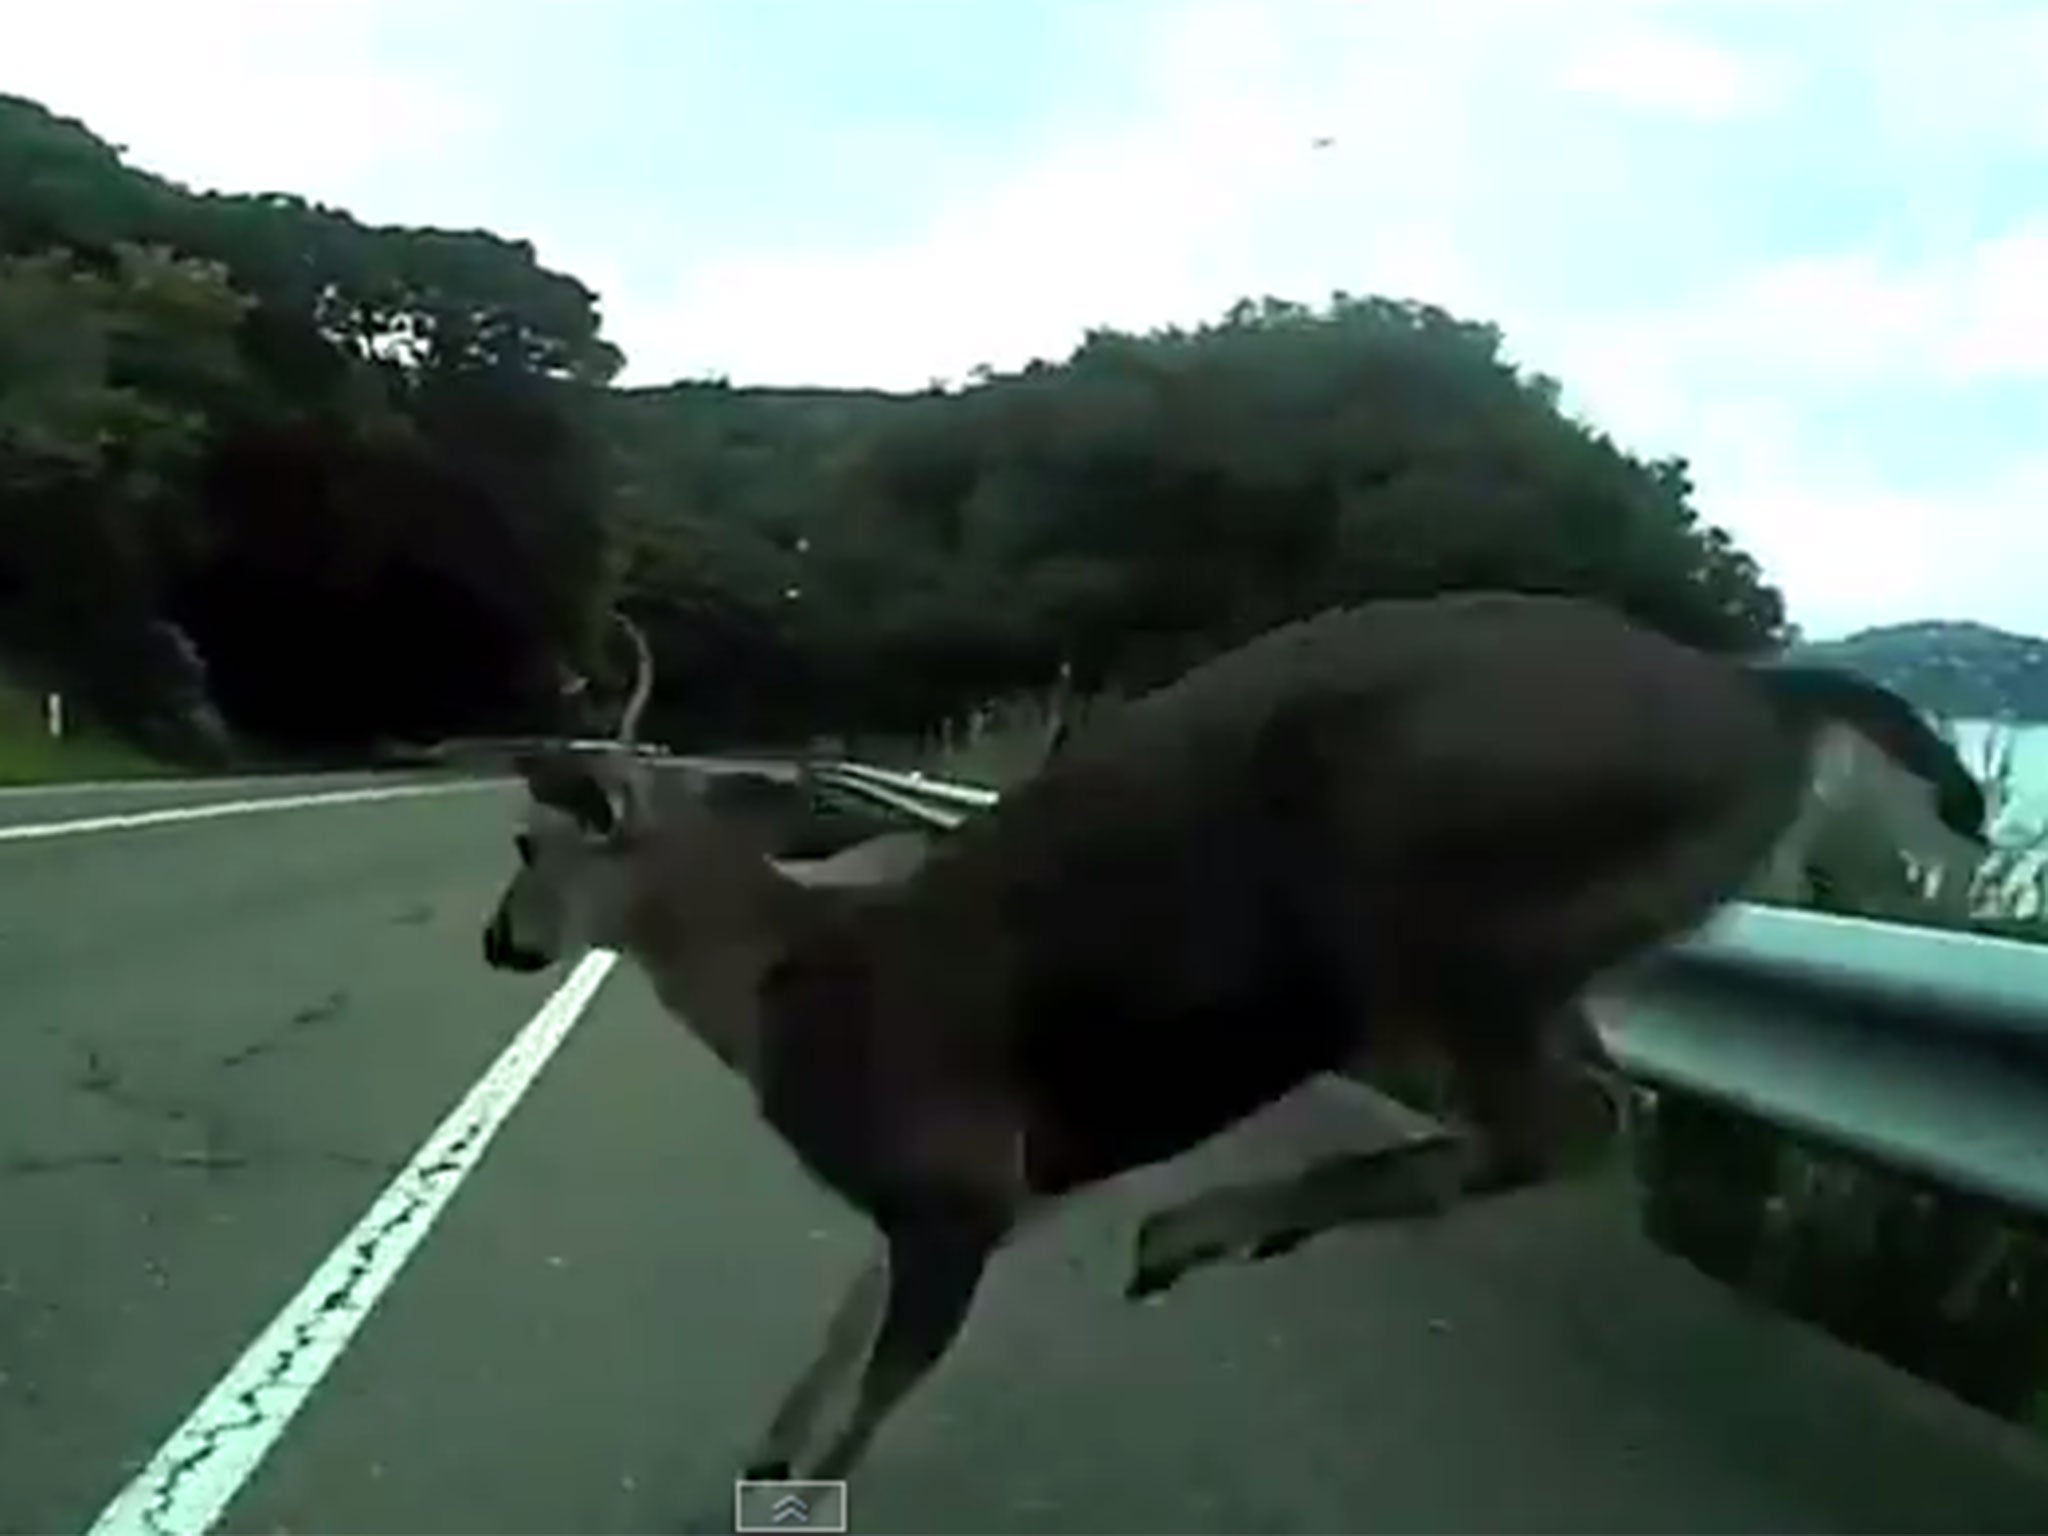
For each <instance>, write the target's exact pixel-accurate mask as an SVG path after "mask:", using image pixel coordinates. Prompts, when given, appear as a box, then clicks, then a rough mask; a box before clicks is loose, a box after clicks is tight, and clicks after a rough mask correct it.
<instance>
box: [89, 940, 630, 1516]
mask: <svg viewBox="0 0 2048 1536" xmlns="http://www.w3.org/2000/svg"><path fill="white" fill-rule="evenodd" d="M618 958H619V957H618V955H617V954H616V953H615V952H613V951H611V950H605V949H594V950H592V951H591V952H590V953H589V954H587V955H585V956H584V957H583V959H582V960H581V961H580V962H579V963H578V964H577V966H576V968H575V969H574V970H572V971H571V972H570V973H569V975H568V978H567V979H566V980H565V981H564V982H563V983H562V985H561V986H560V987H559V988H557V989H556V991H555V994H554V996H552V997H550V998H549V999H548V1000H547V1002H545V1003H544V1004H542V1005H541V1008H540V1011H539V1012H538V1013H536V1014H535V1015H534V1016H533V1018H532V1019H530V1020H529V1021H528V1022H527V1024H526V1026H525V1028H523V1029H521V1030H520V1031H519V1033H518V1035H517V1036H515V1037H514V1038H513V1041H512V1043H511V1044H510V1045H508V1046H506V1047H505V1049H504V1051H503V1052H501V1053H500V1054H499V1056H498V1059H497V1060H496V1061H494V1062H492V1063H491V1066H490V1070H489V1071H487V1072H485V1073H484V1075H483V1076H482V1077H480V1078H478V1079H477V1082H476V1085H475V1086H474V1087H473V1088H471V1089H470V1090H469V1092H468V1093H467V1094H466V1095H464V1097H463V1100H462V1102H461V1103H460V1104H458V1105H456V1106H455V1108H454V1110H453V1111H452V1112H451V1113H450V1114H449V1116H448V1118H447V1119H445V1120H443V1121H442V1122H441V1124H440V1125H439V1126H437V1127H436V1128H435V1130H434V1133H433V1134H432V1135H431V1136H429V1137H428V1138H427V1139H426V1140H425V1141H424V1142H422V1143H421V1144H420V1149H419V1150H418V1151H417V1152H415V1153H414V1154H413V1156H412V1161H411V1162H410V1163H408V1164H406V1166H405V1168H404V1170H403V1171H402V1172H401V1173H400V1174H399V1175H398V1177H397V1178H395V1179H393V1180H392V1181H391V1183H390V1184H389V1185H388V1186H386V1188H385V1190H384V1192H383V1193H382V1194H381V1195H379V1196H378V1197H377V1198H376V1200H375V1201H374V1202H372V1204H371V1206H370V1208H369V1210H368V1211H366V1212H364V1214H363V1219H362V1220H361V1221H359V1222H357V1223H356V1225H355V1228H354V1230H352V1231H351V1232H350V1233H349V1234H348V1236H346V1237H344V1238H343V1239H342V1240H341V1243H340V1245H339V1246H337V1247H336V1248H335V1250H334V1252H332V1253H330V1254H329V1255H328V1256H327V1257H326V1259H324V1260H323V1261H322V1262H321V1264H320V1267H319V1268H318V1269H315V1270H314V1271H313V1274H312V1277H311V1278H310V1279H308V1280H307V1281H306V1283H305V1285H304V1286H303V1287H302V1288H301V1289H300V1291H299V1293H298V1295H296V1296H294V1297H293V1298H292V1299H291V1300H290V1301H289V1302H287V1303H286V1304H285V1307H284V1310H283V1311H281V1312H279V1313H278V1314H277V1316H276V1317H274V1318H272V1319H271V1321H270V1325H269V1326H268V1327H267V1328H265V1329H264V1330H263V1331H262V1332H261V1333H259V1334H258V1335H257V1336H256V1339H255V1342H254V1343H252V1344H250V1346H249V1347H248V1348H247V1349H246V1350H244V1351H243V1352H242V1357H241V1359H239V1360H237V1361H236V1362H235V1363H234V1365H233V1367H232V1368H230V1370H229V1371H228V1373H227V1375H225V1376H223V1377H222V1378H221V1379H220V1382H219V1383H218V1384H217V1385H216V1386H215V1387H214V1388H213V1390H212V1391H210V1392H208V1393H207V1394H206V1396H205V1397H203V1398H201V1399H200V1401H199V1406H198V1407H197V1408H195V1409H193V1410H192V1413H191V1414H190V1416H189V1417H187V1418H186V1420H185V1422H184V1423H183V1424H180V1425H179V1426H178V1428H177V1429H176V1430H174V1431H173V1432H172V1434H171V1437H170V1438H169V1439H168V1440H166V1441H165V1442H164V1443H163V1446H162V1448H161V1449H159V1450H158V1451H157V1453H156V1455H155V1456H153V1457H152V1458H151V1459H150V1462H149V1465H148V1466H146V1467H144V1468H143V1469H142V1471H141V1472H140V1473H138V1474H137V1475H136V1478H135V1480H134V1481H133V1482H131V1483H130V1484H129V1485H128V1486H127V1487H126V1488H123V1489H122V1490H121V1491H120V1492H119V1493H118V1494H116V1495H115V1496H114V1498H113V1500H112V1502H110V1503H109V1504H108V1505H107V1507H106V1508H105V1509H104V1510H102V1511H101V1512H100V1516H99V1518H98V1519H97V1520H95V1521H93V1523H92V1529H91V1531H90V1532H89V1533H88V1536H202V1533H204V1532H206V1531H208V1530H210V1529H211V1528H212V1527H213V1525H214V1523H215V1522H216V1521H218V1520H219V1519H220V1517H221V1514H222V1512H223V1511H225V1510H226V1508H227V1507H228V1503H229V1501H230V1500H232V1499H233V1498H234V1497H235V1495H236V1494H237V1493H238V1492H240V1491H241V1489H242V1487H243V1486H244V1485H245V1484H246V1483H247V1482H248V1481H249V1479H250V1478H251V1477H252V1476H253V1475H254V1474H255V1472H256V1469H257V1468H258V1467H259V1466H261V1465H262V1463H263V1458H264V1457H265V1456H267V1455H269V1454H270V1451H271V1449H272V1447H274V1446H275V1445H276V1444H277V1442H278V1439H279V1437H280V1436H282V1435H283V1434H284V1431H285V1426H287V1425H288V1424H290V1423H291V1421H292V1418H293V1416H294V1415H295V1414H296V1413H297V1412H298V1411H299V1409H300V1408H302V1407H304V1406H305V1403H306V1399H307V1398H309V1397H310V1396H312V1394H313V1389H314V1388H315V1387H317V1386H318V1385H319V1384H320V1379H321V1378H322V1377H323V1376H325V1375H326V1374H327V1371H328V1368H329V1367H330V1366H332V1365H333V1364H334V1362H335V1361H336V1360H338V1359H340V1358H341V1352H342V1351H343V1350H344V1349H346V1348H347V1347H348V1344H349V1341H350V1340H351V1339H352V1338H353V1337H354V1336H355V1332H356V1330H357V1329H358V1328H359V1327H361V1326H362V1324H363V1320H364V1319H365V1318H367V1317H368V1316H369V1315H370V1311H371V1309H372V1308H373V1307H374V1306H375V1305H376V1304H377V1301H378V1298H380V1297H381V1296H382V1295H383V1294H384V1292H385V1290H386V1289H387V1288H388V1287H389V1286H390V1284H391V1282H392V1281H393V1280H394V1279H396V1278H397V1276H398V1272H399V1271H400V1270H401V1269H402V1268H404V1266H405V1262H406V1260H407V1259H409V1258H411V1257H412V1254H413V1250H414V1249H416V1248H417V1247H418V1246H419V1245H420V1241H421V1239H423V1238H424V1237H425V1236H426V1235H427V1233H428V1232H429V1231H430V1230H431V1229H432V1228H433V1225H434V1222H435V1221H436V1220H437V1219H439V1217H440V1215H441V1212H442V1211H443V1210H445V1209H446V1208H447V1205H448V1202H449V1199H450V1198H451V1197H452V1196H453V1195H454V1194H455V1191H456V1190H457V1189H459V1188H460V1187H461V1185H462V1181H463V1180H464V1179H465V1178H466V1177H468V1176H469V1174H471V1173H472V1172H474V1171H475V1170H476V1166H477V1164H478V1163H479V1162H480V1161H481V1160H482V1159H483V1155H484V1150H485V1148H487V1147H488V1146H489V1145H490V1143H491V1138H492V1137H493V1136H494V1135H496V1134H497V1131H498V1128H499V1127H500V1126H501V1125H503V1124H504V1123H505V1118H506V1117H507V1116H508V1115H510V1114H511V1113H512V1110H513V1109H514V1107H515V1106H517V1104H518V1103H519V1100H520V1098H521V1097H522V1096H523V1095H524V1094H525V1093H526V1090H527V1089H528V1088H530V1087H531V1086H532V1085H533V1081H534V1079H535V1078H536V1077H538V1076H539V1075H540V1070H541V1068H542V1067H544V1066H546V1065H547V1063H548V1058H549V1057H551V1056H552V1055H554V1053H555V1049H556V1047H558V1046H559V1045H561V1043H562V1041H563V1040H565V1039H566V1038H567V1037H568V1034H569V1030H570V1028H571V1027H572V1026H573V1025H574V1024H575V1023H576V1020H577V1019H578V1018H579V1017H580V1016H581V1015H582V1013H583V1010H584V1009H585V1008H586V1007H588V1006H589V1004H590V1000H591V998H593V997H594V996H596V994H597V989H598V986H599V984H600V983H602V982H603V981H604V979H605V977H606V976H607V975H608V974H610V972H611V969H612V967H613V966H614V965H616V964H617V963H618Z"/></svg>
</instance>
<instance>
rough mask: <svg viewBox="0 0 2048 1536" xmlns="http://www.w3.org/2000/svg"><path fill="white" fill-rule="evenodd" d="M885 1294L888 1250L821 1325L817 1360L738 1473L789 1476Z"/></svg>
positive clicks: (862, 1353)
mask: <svg viewBox="0 0 2048 1536" xmlns="http://www.w3.org/2000/svg"><path fill="white" fill-rule="evenodd" d="M888 1295H889V1260H888V1254H887V1252H886V1251H884V1252H882V1253H878V1254H876V1255H875V1256H874V1258H873V1259H871V1260H869V1261H868V1263H867V1264H866V1265H864V1266H863V1267H862V1269H861V1272H860V1273H859V1274H858V1275H856V1276H855V1277H854V1280H853V1284H852V1285H850V1286H849V1287H847V1290H846V1294H845V1295H844V1296H843V1297H841V1298H840V1301H839V1306H838V1308H837V1310H835V1311H834V1312H833V1314H832V1320H831V1321H830V1322H829V1323H828V1324H826V1327H825V1342H824V1345H823V1347H822V1348H821V1349H820V1350H819V1351H818V1355H817V1358H816V1359H814V1360H812V1361H811V1363H810V1365H809V1366H808V1367H806V1368H805V1370H804V1373H803V1375H801V1376H799V1377H798V1378H797V1380H796V1384H795V1385H794V1386H792V1387H791V1388H790V1389H789V1392H788V1394H787V1395H786V1396H785V1397H784V1398H783V1400H782V1404H781V1406H780V1407H778V1408H777V1409H776V1410H775V1417H774V1418H773V1419H772V1420H770V1421H769V1424H768V1430H767V1433H766V1434H764V1435H763V1436H762V1437H761V1442H760V1445H759V1447H758V1448H757V1449H756V1450H755V1452H754V1454H753V1455H751V1456H749V1457H748V1458H747V1464H746V1470H745V1471H744V1472H742V1473H741V1474H740V1475H741V1476H742V1477H744V1478H746V1479H748V1480H749V1481H753V1482H774V1481H778V1480H780V1479H783V1478H786V1477H788V1476H789V1468H790V1466H791V1464H792V1463H793V1462H795V1461H796V1459H797V1458H798V1457H799V1456H800V1455H801V1454H802V1453H803V1448H804V1446H806V1445H807V1444H809V1443H810V1440H811V1426H812V1424H814V1423H815V1422H816V1421H817V1417H818V1411H819V1409H820V1408H821V1407H822V1406H823V1405H824V1403H825V1401H826V1399H827V1398H828V1397H830V1396H831V1395H832V1394H833V1393H834V1391H835V1389H837V1388H839V1387H841V1386H843V1385H845V1384H846V1383H847V1382H849V1381H850V1380H851V1378H852V1375H853V1372H854V1371H855V1370H857V1369H858V1368H859V1366H860V1363H861V1361H862V1360H863V1359H865V1358H866V1357H867V1353H868V1348H869V1346H870V1344H871V1343H872V1342H873V1340H874V1337H875V1329H876V1328H877V1327H878V1326H879V1325H880V1323H881V1321H882V1309H883V1304H884V1303H885V1302H886V1301H887V1299H888Z"/></svg>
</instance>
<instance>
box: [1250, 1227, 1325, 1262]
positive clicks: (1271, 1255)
mask: <svg viewBox="0 0 2048 1536" xmlns="http://www.w3.org/2000/svg"><path fill="white" fill-rule="evenodd" d="M1314 1236H1315V1232H1314V1230H1313V1229H1312V1228H1309V1227H1296V1228H1295V1229H1294V1230H1293V1231H1291V1232H1275V1233H1273V1234H1272V1235H1271V1236H1269V1237H1262V1238H1260V1239H1259V1241H1258V1242H1257V1243H1256V1244H1254V1245H1253V1247H1252V1251H1251V1253H1250V1254H1249V1255H1247V1258H1246V1262H1247V1263H1251V1264H1257V1263H1259V1262H1261V1261H1262V1260H1265V1259H1277V1258H1279V1257H1280V1256H1281V1255H1282V1254H1284V1253H1292V1252H1294V1250H1295V1249H1297V1248H1299V1247H1300V1246H1301V1245H1302V1244H1303V1243H1305V1242H1307V1241H1308V1240H1309V1239H1310V1238H1311V1237H1314Z"/></svg>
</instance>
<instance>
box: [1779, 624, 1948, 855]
mask: <svg viewBox="0 0 2048 1536" xmlns="http://www.w3.org/2000/svg"><path fill="white" fill-rule="evenodd" d="M1749 670H1750V674H1751V676H1753V677H1754V678H1756V680H1757V681H1758V682H1759V683H1760V684H1761V685H1762V686H1763V689H1764V692H1765V693H1766V694H1767V695H1768V696H1769V698H1770V700H1771V702H1772V704H1774V705H1775V706H1776V707H1777V709H1778V712H1779V714H1780V715H1781V716H1783V717H1784V718H1786V719H1787V720H1788V722H1789V723H1791V724H1792V725H1793V726H1794V727H1795V728H1796V729H1799V730H1801V731H1802V732H1805V733H1808V734H1811V733H1812V732H1813V731H1815V730H1817V729H1819V728H1820V727H1821V726H1823V725H1827V724H1836V725H1842V726H1846V727H1848V728H1849V729H1851V730H1853V731H1855V732H1856V733H1857V734H1858V735H1859V736H1862V737H1863V738H1864V739H1865V740H1866V741H1868V742H1869V743H1870V744H1871V745H1872V746H1874V747H1876V748H1877V749H1878V750H1879V751H1880V752H1882V753H1883V754H1884V755H1885V757H1886V758H1888V759H1889V760H1890V761H1891V762H1892V763H1894V764H1896V765H1897V766H1898V767H1899V768H1900V769H1902V770H1903V771H1905V772H1907V773H1909V774H1912V775H1913V776H1914V777H1915V778H1917V779H1919V780H1921V781H1922V782H1923V783H1925V784H1926V785H1927V786H1928V787H1929V788H1930V790H1931V791H1932V792H1933V806H1934V811H1935V814H1936V815H1937V816H1938V817H1939V818H1940V820H1941V823H1942V825H1943V826H1945V827H1947V828H1948V829H1949V830H1950V831H1951V832H1953V833H1955V834H1956V835H1957V836H1958V837H1961V838H1964V839H1966V840H1967V841H1969V842H1970V843H1972V844H1975V845H1976V846H1977V847H1979V848H1983V847H1985V846H1987V843H1988V839H1987V837H1986V834H1985V827H1984V824H1985V819H1986V814H1987V812H1986V806H1985V801H1984V789H1983V786H1982V785H1980V784H1979V783H1978V782H1977V780H1976V779H1975V778H1974V777H1972V775H1971V773H1970V770H1969V769H1968V768H1966V767H1965V766H1964V765H1963V760H1962V759H1961V758H1960V757H1959V756H1957V754H1956V750H1955V748H1954V747H1953V746H1951V745H1950V744H1949V742H1948V741H1947V740H1945V739H1944V738H1943V737H1942V735H1941V734H1940V733H1939V732H1938V731H1936V730H1935V729H1934V727H1933V726H1931V725H1929V724H1928V722H1927V720H1926V719H1925V718H1924V717H1923V716H1922V715H1921V714H1920V712H1919V711H1918V710H1916V709H1915V708H1914V707H1913V706H1912V705H1911V704H1909V703H1907V702H1906V700H1904V699H1903V698H1901V697H1900V696H1899V695H1898V694H1896V693H1894V692H1892V690H1891V689H1889V688H1886V687H1885V686H1883V685H1882V684H1881V683H1875V682H1872V681H1871V680H1870V679H1868V678H1865V677H1861V676H1858V675H1857V674H1856V673H1854V672H1850V671H1847V670H1844V669H1841V668H1836V667H1817V666H1808V665H1797V664H1793V663H1786V662H1762V663H1753V664H1752V665H1751V666H1750V669H1749Z"/></svg>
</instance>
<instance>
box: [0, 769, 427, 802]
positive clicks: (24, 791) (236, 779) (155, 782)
mask: <svg viewBox="0 0 2048 1536" xmlns="http://www.w3.org/2000/svg"><path fill="white" fill-rule="evenodd" d="M386 771H387V772H388V771H389V770H386ZM375 772H376V770H375V769H365V768H336V769H333V770H331V771H328V772H313V773H238V774H223V775H221V776H220V777H219V778H209V777H208V776H206V775H205V774H199V773H195V774H188V775H186V776H185V777H183V778H179V777H176V776H165V777H159V778H154V779H52V780H51V781H49V782H48V783H43V784H4V785H0V800H16V799H20V798H22V797H24V796H29V795H88V794H90V795H97V794H105V793H107V792H109V791H111V790H121V789H130V790H141V791H143V792H145V793H147V792H152V791H157V790H173V789H240V788H241V787H242V786H243V785H245V784H317V783H319V782H320V781H321V780H322V779H364V778H369V777H372V776H373V775H374V773H375Z"/></svg>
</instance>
